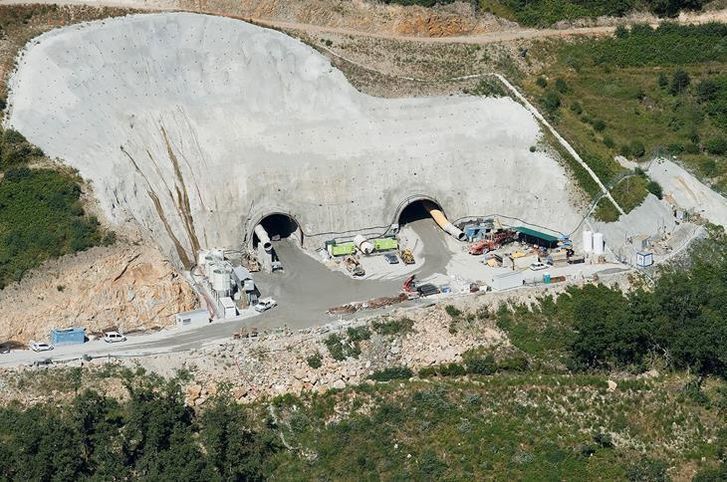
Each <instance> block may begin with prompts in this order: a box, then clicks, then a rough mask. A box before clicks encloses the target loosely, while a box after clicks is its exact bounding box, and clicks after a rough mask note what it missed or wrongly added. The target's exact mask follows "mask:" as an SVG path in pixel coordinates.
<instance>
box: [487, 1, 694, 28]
mask: <svg viewBox="0 0 727 482" xmlns="http://www.w3.org/2000/svg"><path fill="white" fill-rule="evenodd" d="M498 3H499V5H497V4H498ZM704 3H706V2H704V0H585V1H584V0H482V1H481V4H482V5H483V8H484V9H485V10H488V9H489V10H490V11H492V12H493V13H498V12H502V7H503V6H504V7H505V8H506V9H507V11H506V12H510V14H511V18H512V19H514V20H517V21H518V22H519V23H520V24H522V25H528V26H533V27H548V26H551V25H553V24H554V23H556V22H559V21H561V20H577V19H581V18H594V17H601V16H610V17H621V16H624V15H626V14H628V13H631V12H634V11H649V12H651V13H653V14H655V15H658V16H660V17H675V16H677V15H678V14H679V12H680V11H682V10H685V11H689V10H700V9H701V8H702V5H703V4H704Z"/></svg>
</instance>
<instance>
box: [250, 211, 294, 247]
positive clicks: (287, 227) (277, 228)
mask: <svg viewBox="0 0 727 482" xmlns="http://www.w3.org/2000/svg"><path fill="white" fill-rule="evenodd" d="M258 225H260V226H262V227H263V229H264V230H265V232H266V233H267V235H268V237H269V238H270V241H273V242H274V241H280V240H281V239H285V238H293V239H294V240H295V241H296V242H298V243H300V245H301V246H302V245H303V231H302V230H301V229H300V226H299V225H298V222H297V221H296V220H295V219H293V218H292V217H291V216H289V215H287V214H281V213H274V214H269V215H267V216H265V217H264V218H262V219H261V220H260V221H259V222H258V223H257V224H256V225H255V226H256V227H257V226H258ZM258 243H260V236H259V235H258V233H257V232H255V231H253V236H252V247H253V249H255V248H257V246H258Z"/></svg>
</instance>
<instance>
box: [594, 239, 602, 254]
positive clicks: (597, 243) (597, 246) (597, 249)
mask: <svg viewBox="0 0 727 482" xmlns="http://www.w3.org/2000/svg"><path fill="white" fill-rule="evenodd" d="M593 254H595V255H596V256H600V255H602V254H603V233H593Z"/></svg>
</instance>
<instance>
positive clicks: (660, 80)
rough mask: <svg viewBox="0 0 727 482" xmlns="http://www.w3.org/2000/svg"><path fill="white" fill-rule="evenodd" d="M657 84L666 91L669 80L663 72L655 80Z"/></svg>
mask: <svg viewBox="0 0 727 482" xmlns="http://www.w3.org/2000/svg"><path fill="white" fill-rule="evenodd" d="M657 84H659V87H661V88H662V89H666V88H667V87H669V78H668V77H667V76H666V74H665V73H664V72H661V73H659V77H658V78H657Z"/></svg>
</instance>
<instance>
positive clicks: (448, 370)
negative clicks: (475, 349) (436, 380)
mask: <svg viewBox="0 0 727 482" xmlns="http://www.w3.org/2000/svg"><path fill="white" fill-rule="evenodd" d="M466 373H467V370H466V369H465V367H463V366H462V365H460V364H458V363H445V364H441V365H432V366H429V367H424V368H422V369H421V370H419V377H420V378H430V377H459V376H462V375H465V374H466Z"/></svg>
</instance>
